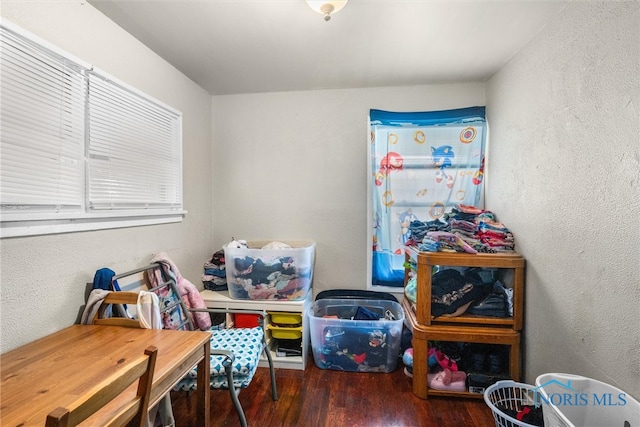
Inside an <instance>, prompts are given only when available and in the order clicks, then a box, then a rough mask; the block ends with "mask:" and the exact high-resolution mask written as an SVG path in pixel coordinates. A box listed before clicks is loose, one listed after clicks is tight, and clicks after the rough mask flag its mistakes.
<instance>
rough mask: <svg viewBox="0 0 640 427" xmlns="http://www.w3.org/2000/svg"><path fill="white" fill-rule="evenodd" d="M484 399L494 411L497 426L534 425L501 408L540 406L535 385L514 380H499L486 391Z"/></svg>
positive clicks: (512, 408) (513, 408)
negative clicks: (514, 416)
mask: <svg viewBox="0 0 640 427" xmlns="http://www.w3.org/2000/svg"><path fill="white" fill-rule="evenodd" d="M484 401H485V403H486V404H487V405H488V406H489V408H491V412H493V419H494V420H495V422H496V427H534V426H533V425H532V424H528V423H525V422H524V421H519V420H516V419H515V418H513V417H511V416H509V415H507V414H506V413H504V412H503V411H502V410H501V409H500V408H507V409H511V410H513V411H516V412H518V411H520V410H522V408H523V407H525V406H538V407H539V406H540V405H539V403H538V398H537V392H536V390H535V387H534V386H532V385H529V384H523V383H518V382H515V381H512V380H503V381H498V382H496V383H494V384H492V385H490V386H489V387H487V389H486V390H485V391H484ZM543 416H544V411H543ZM545 427H546V424H545Z"/></svg>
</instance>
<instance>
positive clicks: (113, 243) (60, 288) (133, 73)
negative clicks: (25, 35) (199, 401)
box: [0, 1, 213, 352]
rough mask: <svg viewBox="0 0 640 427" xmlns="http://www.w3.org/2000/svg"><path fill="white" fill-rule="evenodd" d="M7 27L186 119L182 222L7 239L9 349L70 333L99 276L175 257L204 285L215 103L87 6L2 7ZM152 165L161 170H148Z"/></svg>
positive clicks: (0, 291)
mask: <svg viewBox="0 0 640 427" xmlns="http://www.w3.org/2000/svg"><path fill="white" fill-rule="evenodd" d="M0 13H1V16H2V18H3V19H7V20H9V21H11V22H13V23H14V24H17V25H19V26H21V27H23V28H25V29H26V30H28V31H30V32H32V33H35V34H36V35H37V36H39V37H41V38H43V39H45V40H47V41H49V42H50V43H52V44H54V45H56V46H58V47H59V48H61V49H63V50H66V51H67V52H69V53H71V54H73V55H75V56H77V57H78V58H80V59H83V60H85V61H87V62H89V63H91V64H93V65H95V66H97V67H99V68H101V69H103V70H104V71H106V72H107V73H109V74H111V75H113V76H115V77H117V78H119V79H120V80H123V81H125V82H126V83H129V84H131V85H133V86H134V87H137V88H138V89H140V90H141V91H143V92H146V93H148V94H149V95H151V96H153V97H154V98H156V99H158V100H160V101H162V102H164V103H166V104H168V105H170V106H172V107H174V108H176V109H177V110H180V111H182V113H183V161H184V204H185V209H186V210H188V212H189V213H188V214H187V216H186V218H185V220H184V222H183V223H180V224H170V225H160V226H147V227H137V228H126V229H118V230H108V231H95V232H86V233H71V234H62V235H51V236H41V237H28V238H12V239H3V240H1V241H0V251H1V260H0V261H1V262H0V266H1V274H2V276H1V282H0V286H1V288H0V296H1V300H0V316H1V324H0V325H1V331H0V333H1V341H0V343H1V344H0V345H1V351H2V352H5V351H7V350H10V349H12V348H14V347H16V346H19V345H21V344H24V343H26V342H29V341H32V340H34V339H36V338H39V337H41V336H44V335H47V334H49V333H52V332H54V331H56V330H59V329H62V328H64V327H66V326H69V325H71V324H72V323H74V321H75V320H76V317H77V315H78V311H79V309H80V308H81V306H82V305H83V304H84V298H85V287H86V286H85V284H86V283H87V282H89V283H90V282H92V280H93V275H94V273H95V271H96V270H97V269H99V268H102V267H109V268H111V269H112V270H114V271H116V272H123V271H126V270H127V269H131V268H135V267H139V266H143V265H145V264H147V263H148V262H149V260H150V259H151V258H152V256H153V254H155V253H157V252H159V251H166V252H167V253H168V254H169V256H170V257H171V258H172V259H173V260H174V261H175V262H176V264H177V265H178V266H179V267H180V269H181V272H182V274H183V275H184V276H185V277H186V278H187V279H189V280H190V281H192V282H193V283H194V284H195V285H199V286H200V287H201V286H202V282H201V281H200V276H201V275H202V265H203V263H204V262H205V261H206V260H207V257H210V256H211V253H212V251H211V249H210V243H211V239H212V221H211V204H212V191H213V190H212V180H211V97H210V96H209V94H208V93H207V92H206V91H204V90H203V89H202V88H200V87H199V86H197V85H196V84H195V83H193V82H192V81H191V80H189V79H187V78H186V77H185V76H184V75H182V74H181V73H180V72H178V71H177V70H176V69H175V68H173V67H172V66H170V65H169V64H168V63H167V62H166V61H164V60H163V59H161V58H160V57H158V56H157V55H156V54H155V53H153V52H152V51H150V50H149V49H148V48H146V47H145V46H144V45H142V44H141V43H140V42H138V41H137V40H136V39H134V38H133V37H132V36H131V35H129V34H128V33H126V32H125V31H124V30H122V29H121V28H120V27H118V26H117V25H116V24H115V23H113V22H112V21H111V20H109V19H108V18H106V17H105V16H104V15H102V14H101V13H100V12H99V11H98V10H97V9H95V8H94V7H93V6H91V5H89V4H88V3H86V2H80V1H76V2H66V1H64V2H59V1H30V2H15V1H3V2H2V5H1V7H0ZM149 167H153V165H149Z"/></svg>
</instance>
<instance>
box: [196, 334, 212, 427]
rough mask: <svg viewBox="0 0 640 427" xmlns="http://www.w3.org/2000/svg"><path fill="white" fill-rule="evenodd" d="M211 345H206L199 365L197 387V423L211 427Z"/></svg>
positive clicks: (204, 426)
mask: <svg viewBox="0 0 640 427" xmlns="http://www.w3.org/2000/svg"><path fill="white" fill-rule="evenodd" d="M210 345H211V344H209V341H207V342H206V343H205V344H204V348H203V353H204V354H203V358H202V360H201V361H200V362H199V363H198V385H197V389H196V391H197V395H198V396H197V399H198V402H197V405H196V410H197V411H198V413H197V422H198V425H199V426H202V427H209V412H210V406H211V399H210V391H211V390H210V388H209V377H210V374H211V372H210V369H211V368H210V366H211V365H210V360H209V359H210V357H209V356H210V354H211V351H210Z"/></svg>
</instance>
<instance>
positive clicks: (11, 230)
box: [0, 210, 187, 239]
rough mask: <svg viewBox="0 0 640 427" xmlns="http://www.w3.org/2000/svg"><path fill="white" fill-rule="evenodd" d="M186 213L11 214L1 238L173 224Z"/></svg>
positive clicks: (1, 228)
mask: <svg viewBox="0 0 640 427" xmlns="http://www.w3.org/2000/svg"><path fill="white" fill-rule="evenodd" d="M186 214H187V211H184V210H181V211H170V212H162V213H160V212H156V213H153V214H150V213H148V212H146V213H126V212H120V213H118V214H113V213H109V214H102V215H83V216H71V217H69V216H66V217H63V218H54V219H40V220H37V219H29V220H27V219H17V218H16V219H13V218H11V219H9V218H7V216H8V215H7V216H5V215H3V217H2V222H1V223H0V239H4V238H10V237H26V236H41V235H47V234H62V233H77V232H82V231H94V230H108V229H114V228H126V227H141V226H145V225H159V224H170V223H175V222H182V220H183V218H184V217H185V215H186Z"/></svg>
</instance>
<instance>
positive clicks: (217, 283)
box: [202, 249, 227, 291]
mask: <svg viewBox="0 0 640 427" xmlns="http://www.w3.org/2000/svg"><path fill="white" fill-rule="evenodd" d="M202 283H203V284H204V288H205V289H208V290H210V291H226V290H227V271H226V263H225V261H224V250H222V249H221V250H219V251H217V252H215V253H214V254H213V256H212V257H211V259H210V260H209V261H207V262H205V263H204V274H203V275H202Z"/></svg>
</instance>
